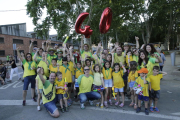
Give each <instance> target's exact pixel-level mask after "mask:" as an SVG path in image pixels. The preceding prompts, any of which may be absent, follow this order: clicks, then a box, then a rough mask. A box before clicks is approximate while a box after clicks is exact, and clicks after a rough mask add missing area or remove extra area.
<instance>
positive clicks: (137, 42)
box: [135, 36, 139, 49]
mask: <svg viewBox="0 0 180 120" xmlns="http://www.w3.org/2000/svg"><path fill="white" fill-rule="evenodd" d="M135 40H136V48H137V49H139V37H136V36H135Z"/></svg>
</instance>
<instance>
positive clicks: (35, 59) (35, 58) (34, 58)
mask: <svg viewBox="0 0 180 120" xmlns="http://www.w3.org/2000/svg"><path fill="white" fill-rule="evenodd" d="M38 51H39V48H38V49H37V50H36V53H35V54H34V57H33V60H34V61H36V62H37V54H38Z"/></svg>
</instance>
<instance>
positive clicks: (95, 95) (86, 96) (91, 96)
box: [79, 91, 101, 103]
mask: <svg viewBox="0 0 180 120" xmlns="http://www.w3.org/2000/svg"><path fill="white" fill-rule="evenodd" d="M79 98H80V103H84V102H85V101H86V100H96V99H100V98H101V95H100V94H99V93H98V92H94V91H91V92H87V93H81V94H79Z"/></svg>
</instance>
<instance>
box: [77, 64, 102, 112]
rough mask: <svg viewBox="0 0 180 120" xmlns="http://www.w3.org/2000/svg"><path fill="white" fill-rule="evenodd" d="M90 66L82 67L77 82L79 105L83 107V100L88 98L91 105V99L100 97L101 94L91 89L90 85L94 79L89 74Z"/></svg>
mask: <svg viewBox="0 0 180 120" xmlns="http://www.w3.org/2000/svg"><path fill="white" fill-rule="evenodd" d="M89 70H90V68H89V67H88V66H85V67H84V73H85V74H83V75H80V76H79V77H78V80H77V82H78V84H79V98H80V104H81V105H80V107H81V109H84V108H85V106H84V102H85V101H86V100H87V99H89V102H90V105H93V101H92V100H95V99H100V98H101V95H100V94H99V93H98V92H94V91H91V87H92V84H93V81H94V78H93V76H92V75H90V74H89Z"/></svg>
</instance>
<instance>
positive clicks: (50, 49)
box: [48, 48, 56, 52]
mask: <svg viewBox="0 0 180 120" xmlns="http://www.w3.org/2000/svg"><path fill="white" fill-rule="evenodd" d="M48 51H54V52H56V50H55V49H53V48H49V50H48Z"/></svg>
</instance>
